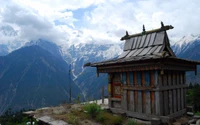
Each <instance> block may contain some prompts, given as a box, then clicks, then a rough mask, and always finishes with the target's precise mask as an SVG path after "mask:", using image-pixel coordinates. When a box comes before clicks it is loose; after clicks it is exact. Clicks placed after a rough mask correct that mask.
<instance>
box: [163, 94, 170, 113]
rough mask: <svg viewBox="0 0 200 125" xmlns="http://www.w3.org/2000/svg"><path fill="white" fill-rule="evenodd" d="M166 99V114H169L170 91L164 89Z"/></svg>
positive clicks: (164, 101)
mask: <svg viewBox="0 0 200 125" xmlns="http://www.w3.org/2000/svg"><path fill="white" fill-rule="evenodd" d="M163 93H164V100H163V104H164V115H165V116H167V115H168V114H169V99H168V96H169V94H168V91H167V90H166V91H164V92H163Z"/></svg>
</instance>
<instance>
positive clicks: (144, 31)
mask: <svg viewBox="0 0 200 125" xmlns="http://www.w3.org/2000/svg"><path fill="white" fill-rule="evenodd" d="M143 32H145V26H144V24H143Z"/></svg>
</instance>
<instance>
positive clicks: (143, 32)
mask: <svg viewBox="0 0 200 125" xmlns="http://www.w3.org/2000/svg"><path fill="white" fill-rule="evenodd" d="M145 33H146V31H145V26H144V24H143V31H142V35H144V34H145Z"/></svg>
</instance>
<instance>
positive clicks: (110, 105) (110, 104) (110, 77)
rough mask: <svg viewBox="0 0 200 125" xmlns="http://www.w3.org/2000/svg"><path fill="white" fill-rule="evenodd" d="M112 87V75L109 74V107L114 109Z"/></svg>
mask: <svg viewBox="0 0 200 125" xmlns="http://www.w3.org/2000/svg"><path fill="white" fill-rule="evenodd" d="M111 87H112V74H111V73H108V106H109V107H112V101H111V96H112V95H111V90H112V89H111Z"/></svg>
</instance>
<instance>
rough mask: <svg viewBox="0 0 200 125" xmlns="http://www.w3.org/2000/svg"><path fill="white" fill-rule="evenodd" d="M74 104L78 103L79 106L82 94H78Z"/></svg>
mask: <svg viewBox="0 0 200 125" xmlns="http://www.w3.org/2000/svg"><path fill="white" fill-rule="evenodd" d="M74 102H75V103H77V104H80V103H81V95H80V94H78V96H77V98H76V99H74Z"/></svg>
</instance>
